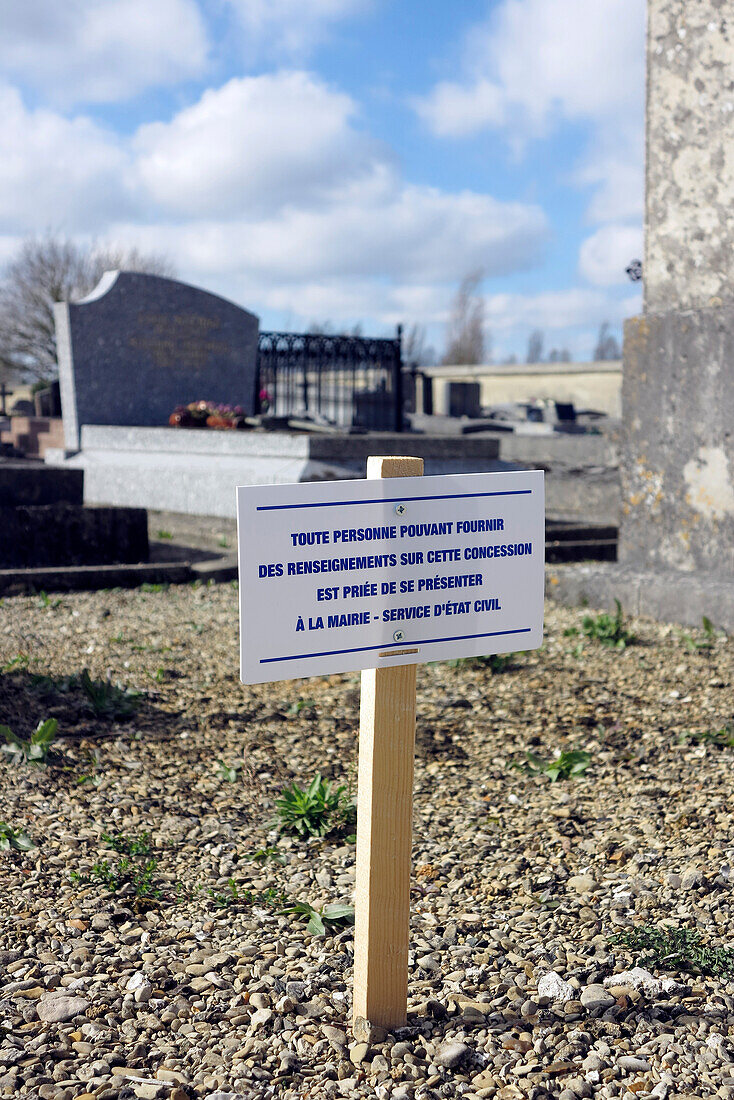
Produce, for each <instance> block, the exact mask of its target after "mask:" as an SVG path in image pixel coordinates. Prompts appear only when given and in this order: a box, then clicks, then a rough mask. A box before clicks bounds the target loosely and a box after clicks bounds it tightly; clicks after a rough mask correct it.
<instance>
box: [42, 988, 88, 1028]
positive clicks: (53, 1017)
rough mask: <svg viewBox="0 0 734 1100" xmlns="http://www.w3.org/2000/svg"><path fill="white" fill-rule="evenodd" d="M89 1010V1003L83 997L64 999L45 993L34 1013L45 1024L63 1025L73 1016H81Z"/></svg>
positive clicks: (63, 997) (61, 996)
mask: <svg viewBox="0 0 734 1100" xmlns="http://www.w3.org/2000/svg"><path fill="white" fill-rule="evenodd" d="M88 1008H89V1001H88V1000H86V999H85V998H84V997H65V996H63V995H62V994H55V993H47V994H44V996H43V997H41V999H40V1001H39V1002H38V1006H37V1008H36V1011H37V1013H38V1018H39V1020H43V1021H44V1023H47V1024H63V1023H65V1022H66V1021H67V1020H73V1019H74V1017H75V1016H81V1014H82V1013H83V1012H86V1011H87V1009H88Z"/></svg>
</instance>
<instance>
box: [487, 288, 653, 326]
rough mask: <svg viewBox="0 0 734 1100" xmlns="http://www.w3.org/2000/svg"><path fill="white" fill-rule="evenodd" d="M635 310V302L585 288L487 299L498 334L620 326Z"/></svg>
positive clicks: (488, 315)
mask: <svg viewBox="0 0 734 1100" xmlns="http://www.w3.org/2000/svg"><path fill="white" fill-rule="evenodd" d="M634 308H635V306H634V305H633V299H630V298H625V299H619V298H615V297H613V296H612V295H610V294H605V293H604V292H602V291H600V290H591V289H588V288H584V287H577V288H572V289H569V290H549V291H544V292H543V293H541V294H534V295H533V294H531V295H522V294H492V295H490V296H489V297H488V298H487V318H488V320H489V324H490V327H492V328H494V329H496V330H497V331H498V332H503V331H507V330H510V329H518V330H521V329H530V328H541V329H548V330H550V331H551V332H553V331H560V330H563V329H569V328H576V327H578V326H589V325H592V326H593V325H600V324H601V323H602V321H609V322H610V324H619V323H620V322H621V321H622V320H623V319H624V318H625V317H628V316H630V314H631V312H633V311H634Z"/></svg>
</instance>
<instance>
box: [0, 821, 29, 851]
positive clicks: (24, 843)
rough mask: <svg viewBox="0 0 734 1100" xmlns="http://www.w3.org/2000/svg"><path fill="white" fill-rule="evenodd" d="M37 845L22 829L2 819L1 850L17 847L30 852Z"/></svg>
mask: <svg viewBox="0 0 734 1100" xmlns="http://www.w3.org/2000/svg"><path fill="white" fill-rule="evenodd" d="M35 847H36V845H35V844H34V843H33V841H32V840H31V838H30V837H29V836H28V835H27V833H24V832H23V830H22V829H14V828H13V827H12V826H11V825H8V823H7V822H6V821H0V852H7V851H8V849H9V848H15V849H16V850H17V851H19V852H30V851H31V850H32V849H33V848H35Z"/></svg>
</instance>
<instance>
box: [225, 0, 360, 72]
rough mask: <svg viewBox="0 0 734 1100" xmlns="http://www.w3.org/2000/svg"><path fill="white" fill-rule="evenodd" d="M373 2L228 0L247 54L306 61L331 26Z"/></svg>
mask: <svg viewBox="0 0 734 1100" xmlns="http://www.w3.org/2000/svg"><path fill="white" fill-rule="evenodd" d="M370 2H371V0H227V3H228V4H229V5H230V7H231V8H232V10H233V11H234V13H235V15H236V17H237V19H238V20H239V22H240V24H241V27H242V30H243V32H244V46H245V50H246V52H248V53H254V52H255V50H257V52H259V53H265V54H266V55H268V56H274V57H287V58H290V59H301V58H303V57H304V56H305V55H306V54H307V53H308V52H309V51H310V50H311V49H312V48H313V46H314V45H315V44H316V43H317V42H319V41H320V40H321V39H322V38H323V37H324V36H325V35H326V34H328V31H329V28H330V27H331V26H332V24H334V23H336V22H338V21H339V20H341V19H345V18H347V17H348V16H350V15H353V14H354V13H355V12H358V11H360V10H362V9H364V8H366V7H367V6H368V3H370Z"/></svg>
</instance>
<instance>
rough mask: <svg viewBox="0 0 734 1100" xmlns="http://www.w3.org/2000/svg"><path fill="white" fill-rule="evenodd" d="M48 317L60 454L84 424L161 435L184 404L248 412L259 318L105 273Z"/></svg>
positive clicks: (188, 293) (128, 275)
mask: <svg viewBox="0 0 734 1100" xmlns="http://www.w3.org/2000/svg"><path fill="white" fill-rule="evenodd" d="M55 311H56V340H57V346H58V356H59V376H60V382H61V401H62V411H63V417H64V436H65V441H66V446H67V448H69V449H71V450H76V449H78V448H79V446H80V435H81V429H82V426H83V425H84V424H120V425H126V426H139V427H163V426H165V425H166V424H167V423H168V417H169V415H170V413H171V412H172V410H173V409H174V407H175V406H176V405H180V404H187V403H188V402H190V401H196V400H208V401H213V402H223V403H225V404H232V405H241V406H242V407H243V408H244V409H245V410H246V411H247V412H252V411H254V403H255V373H256V361H257V336H258V319H257V317H255V316H254V315H253V314H252V313H248V311H247V310H245V309H242V308H241V307H240V306H237V305H235V304H234V303H233V302H228V301H226V300H225V299H224V298H219V297H218V296H217V295H215V294H209V293H208V292H207V291H204V290H199V289H198V288H197V287H193V286H188V285H187V284H186V283H179V282H177V281H176V280H174V279H164V278H162V277H161V276H158V275H145V274H142V273H138V272H127V271H122V272H121V271H108V272H107V273H106V274H105V275H104V276H103V277H102V280H101V281H100V283H99V285H98V286H97V287H96V288H95V290H94V291H92V293H91V294H90V295H89V296H88V297H87V298H84V299H83V300H82V301H80V302H60V303H59V304H58V305H57V306H56V307H55Z"/></svg>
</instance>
